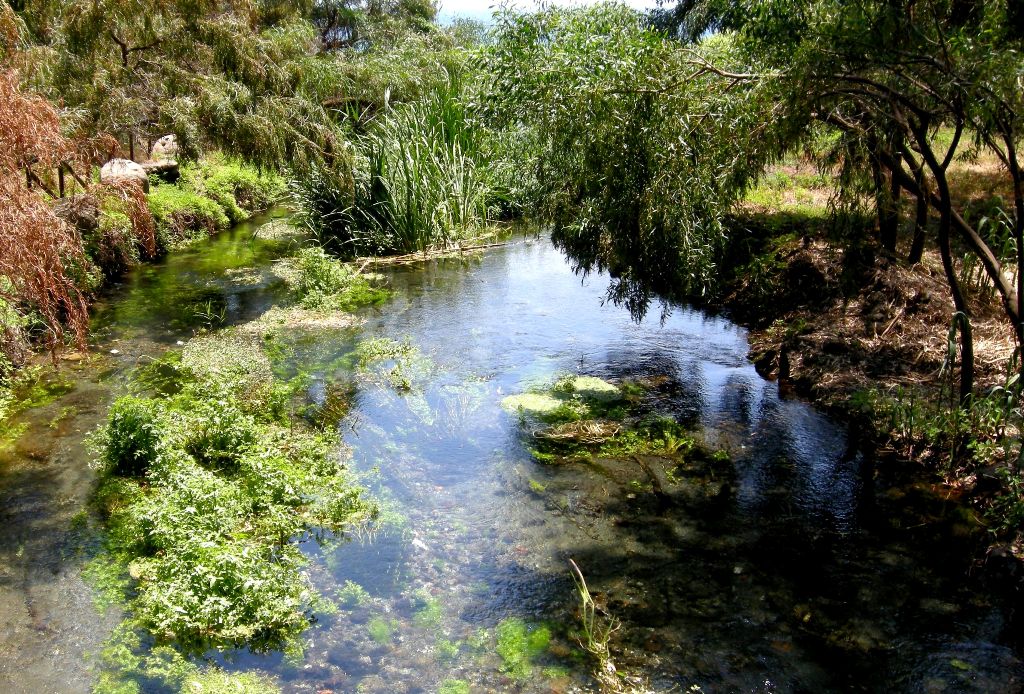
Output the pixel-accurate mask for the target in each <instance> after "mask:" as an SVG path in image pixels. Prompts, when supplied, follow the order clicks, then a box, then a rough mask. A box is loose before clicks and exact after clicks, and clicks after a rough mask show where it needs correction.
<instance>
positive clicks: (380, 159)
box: [296, 64, 502, 256]
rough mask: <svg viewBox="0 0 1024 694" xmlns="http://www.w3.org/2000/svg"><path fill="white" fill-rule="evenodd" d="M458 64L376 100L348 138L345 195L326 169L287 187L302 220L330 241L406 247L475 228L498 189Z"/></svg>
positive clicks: (378, 250) (454, 239) (361, 248)
mask: <svg viewBox="0 0 1024 694" xmlns="http://www.w3.org/2000/svg"><path fill="white" fill-rule="evenodd" d="M462 70H463V68H462V67H461V66H458V65H454V64H453V65H451V66H450V68H449V71H446V72H445V73H444V75H445V77H444V79H443V80H440V81H438V82H437V83H436V84H435V85H434V86H433V87H432V88H431V89H429V90H428V91H427V92H426V93H425V94H424V95H423V96H421V97H420V98H419V99H417V100H415V101H411V102H408V103H404V104H399V105H396V106H386V107H385V110H384V112H383V113H382V114H380V115H379V116H378V117H377V118H376V119H375V120H374V121H373V122H372V123H371V124H370V125H369V126H368V127H367V129H366V133H365V134H363V135H362V136H360V137H359V138H357V141H356V144H357V146H358V149H359V156H358V157H357V160H356V161H357V165H356V169H355V187H354V192H353V197H352V199H351V200H349V198H348V197H347V196H346V195H343V194H342V195H339V193H338V186H337V185H333V181H332V179H331V178H330V177H328V176H324V175H320V174H318V175H316V176H314V177H310V178H309V179H307V180H306V181H303V182H300V183H299V184H298V185H297V186H296V188H297V192H298V198H299V200H300V201H301V202H302V205H303V208H304V210H305V212H304V220H305V222H306V225H307V226H309V227H310V228H311V229H312V230H313V231H314V234H315V235H316V236H317V237H318V238H319V239H321V241H322V242H325V243H327V244H329V246H330V247H331V248H332V250H336V251H337V252H339V253H342V254H345V255H350V256H351V255H369V254H373V255H389V254H399V253H412V252H416V251H426V250H433V249H442V248H448V247H451V246H454V245H458V244H460V243H462V242H463V241H465V240H467V239H470V238H473V237H475V236H477V235H479V234H480V233H482V231H483V229H484V227H485V226H486V224H487V219H488V210H489V206H490V205H491V203H492V202H493V201H496V200H497V199H499V198H501V197H502V195H501V193H499V192H498V190H497V189H496V188H495V185H494V181H492V180H490V179H489V178H488V175H487V173H486V171H485V168H486V166H487V157H486V155H485V152H484V143H483V140H484V134H483V130H482V128H481V125H480V123H479V122H478V121H477V120H475V119H474V117H473V115H472V113H471V111H470V109H469V107H468V106H467V105H466V103H465V102H466V100H467V95H466V88H465V86H464V85H463V81H462V74H461V73H462Z"/></svg>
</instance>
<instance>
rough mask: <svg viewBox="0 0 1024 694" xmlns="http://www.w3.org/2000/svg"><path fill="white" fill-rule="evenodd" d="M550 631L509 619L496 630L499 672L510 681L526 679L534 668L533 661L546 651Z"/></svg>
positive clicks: (515, 619) (549, 639)
mask: <svg viewBox="0 0 1024 694" xmlns="http://www.w3.org/2000/svg"><path fill="white" fill-rule="evenodd" d="M550 642H551V630H550V629H549V628H548V627H546V626H544V625H529V624H527V623H526V622H525V621H523V620H522V619H519V618H518V617H510V618H508V619H506V620H504V621H502V622H501V623H500V624H498V628H497V646H496V650H497V652H498V655H499V656H501V660H502V666H501V670H502V672H504V673H505V674H507V675H508V676H509V677H511V678H512V679H516V680H524V679H526V678H528V677H529V676H530V675H531V674H532V672H533V667H534V660H535V659H536V658H537V657H539V656H540V655H541V654H543V653H544V652H545V651H547V649H548V644H549V643H550Z"/></svg>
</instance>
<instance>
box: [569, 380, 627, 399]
mask: <svg viewBox="0 0 1024 694" xmlns="http://www.w3.org/2000/svg"><path fill="white" fill-rule="evenodd" d="M569 384H570V385H571V387H572V390H573V392H575V393H578V394H579V395H581V396H583V397H584V398H587V399H590V400H596V401H597V402H614V401H616V400H620V399H621V398H622V391H620V390H619V388H618V386H616V385H614V384H612V383H609V382H608V381H605V380H602V379H600V378H597V377H595V376H577V377H575V378H573V379H572V380H571V381H570V382H569Z"/></svg>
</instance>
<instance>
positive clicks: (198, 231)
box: [146, 184, 231, 248]
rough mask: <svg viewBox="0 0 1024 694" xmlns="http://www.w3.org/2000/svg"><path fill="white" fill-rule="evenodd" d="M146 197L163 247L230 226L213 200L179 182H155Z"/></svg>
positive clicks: (225, 215)
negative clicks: (176, 184) (179, 184)
mask: <svg viewBox="0 0 1024 694" xmlns="http://www.w3.org/2000/svg"><path fill="white" fill-rule="evenodd" d="M146 200H147V202H148V203H149V210H150V212H152V214H153V221H154V222H156V231H157V239H158V240H159V242H160V245H161V246H163V247H164V248H174V247H176V246H181V245H184V244H188V243H190V242H192V241H195V240H197V239H203V238H207V237H209V236H212V235H213V234H215V233H217V232H218V231H220V230H222V229H227V228H228V227H229V226H231V220H230V219H228V216H227V214H225V213H224V210H223V208H221V206H220V205H218V204H217V203H216V202H215V201H213V200H211V199H210V198H208V197H205V196H203V195H200V194H198V193H195V192H193V191H190V190H186V189H185V188H182V187H179V186H175V185H169V184H162V185H158V186H155V187H154V188H153V191H152V192H151V193H150V194H149V195H148V196H147V198H146Z"/></svg>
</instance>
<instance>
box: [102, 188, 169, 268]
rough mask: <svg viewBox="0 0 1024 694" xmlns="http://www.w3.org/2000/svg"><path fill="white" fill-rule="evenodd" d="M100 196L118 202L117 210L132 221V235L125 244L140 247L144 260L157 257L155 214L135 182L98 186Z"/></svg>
mask: <svg viewBox="0 0 1024 694" xmlns="http://www.w3.org/2000/svg"><path fill="white" fill-rule="evenodd" d="M98 188H99V192H98V195H99V196H100V197H101V198H102V197H113V198H115V199H116V200H117V208H118V209H119V210H120V211H121V212H123V213H124V214H125V215H127V216H128V219H129V220H130V221H131V226H132V229H131V231H132V234H131V238H130V239H125V240H124V242H125V243H131V244H134V245H135V246H137V247H138V249H139V252H140V253H141V255H142V257H144V258H152V257H153V256H155V255H156V250H157V249H156V223H155V222H154V221H153V214H152V213H151V212H150V211H149V205H147V204H146V194H145V193H144V192H143V191H142V188H141V187H139V185H138V184H136V183H135V182H134V181H112V182H109V183H104V184H103V185H102V186H98Z"/></svg>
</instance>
